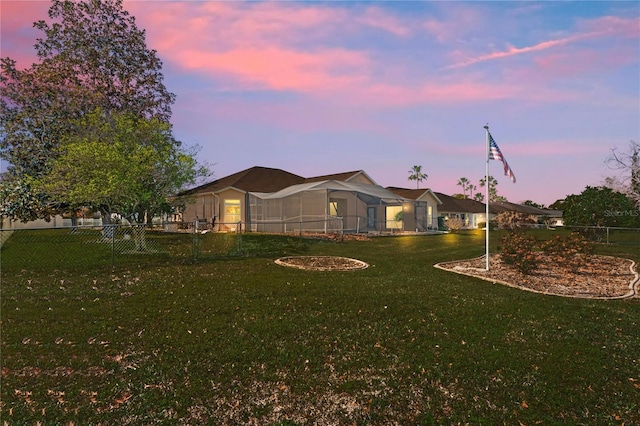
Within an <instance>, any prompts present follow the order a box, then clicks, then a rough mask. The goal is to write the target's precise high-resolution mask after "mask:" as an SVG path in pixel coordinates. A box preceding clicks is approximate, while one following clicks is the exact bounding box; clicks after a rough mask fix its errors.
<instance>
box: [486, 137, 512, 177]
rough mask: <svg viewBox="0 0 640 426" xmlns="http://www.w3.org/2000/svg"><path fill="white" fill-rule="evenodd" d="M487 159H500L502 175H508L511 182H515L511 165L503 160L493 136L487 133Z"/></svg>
mask: <svg viewBox="0 0 640 426" xmlns="http://www.w3.org/2000/svg"><path fill="white" fill-rule="evenodd" d="M489 160H498V161H502V165H503V166H504V175H505V176H509V178H510V179H511V182H513V183H516V175H514V174H513V171H512V170H511V167H509V164H508V163H507V160H505V158H504V155H502V151H500V148H498V144H497V143H496V141H494V140H493V136H491V133H489Z"/></svg>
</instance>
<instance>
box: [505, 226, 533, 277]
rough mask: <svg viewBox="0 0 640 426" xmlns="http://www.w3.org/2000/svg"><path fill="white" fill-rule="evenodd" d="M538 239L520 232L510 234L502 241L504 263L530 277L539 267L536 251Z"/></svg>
mask: <svg viewBox="0 0 640 426" xmlns="http://www.w3.org/2000/svg"><path fill="white" fill-rule="evenodd" d="M536 244H537V242H536V239H535V237H533V236H531V235H525V234H522V233H520V232H513V231H512V232H509V233H508V234H506V235H504V236H503V237H502V238H501V239H500V254H501V255H502V261H503V262H505V263H506V264H508V265H513V266H514V267H515V268H516V269H517V270H518V271H519V272H521V273H523V274H525V275H529V274H531V273H533V272H534V271H535V270H536V268H537V267H538V263H539V259H538V255H537V254H536V253H535V251H534V249H535V247H536Z"/></svg>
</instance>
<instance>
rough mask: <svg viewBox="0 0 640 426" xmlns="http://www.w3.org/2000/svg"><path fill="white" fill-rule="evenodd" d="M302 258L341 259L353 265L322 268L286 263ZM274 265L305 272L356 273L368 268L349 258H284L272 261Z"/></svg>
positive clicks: (362, 263) (364, 264)
mask: <svg viewBox="0 0 640 426" xmlns="http://www.w3.org/2000/svg"><path fill="white" fill-rule="evenodd" d="M304 258H314V259H323V258H326V259H342V260H348V261H349V262H350V263H352V264H354V266H352V267H339V268H335V267H322V266H305V265H295V264H292V263H289V262H287V261H288V260H289V259H304ZM274 263H275V264H276V265H280V266H286V267H288V268H297V269H303V270H306V271H358V270H361V269H366V268H368V267H369V264H368V263H366V262H363V261H362V260H358V259H353V258H351V257H342V256H286V257H281V258H279V259H276V260H275V261H274Z"/></svg>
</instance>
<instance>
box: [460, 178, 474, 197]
mask: <svg viewBox="0 0 640 426" xmlns="http://www.w3.org/2000/svg"><path fill="white" fill-rule="evenodd" d="M457 185H458V186H461V187H462V194H463V195H464V198H465V199H467V198H469V197H471V195H472V194H473V191H475V190H476V186H475V185H474V184H472V183H471V182H469V179H467V178H466V177H461V178H460V179H459V180H458V183H457ZM467 193H469V195H468V196H467Z"/></svg>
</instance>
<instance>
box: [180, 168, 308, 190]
mask: <svg viewBox="0 0 640 426" xmlns="http://www.w3.org/2000/svg"><path fill="white" fill-rule="evenodd" d="M304 181H305V178H303V177H302V176H298V175H295V174H293V173H289V172H287V171H284V170H281V169H272V168H269V167H259V166H255V167H251V168H249V169H246V170H242V171H240V172H237V173H234V174H232V175H229V176H225V177H223V178H220V179H217V180H214V181H213V182H209V183H206V184H204V185H200V186H198V187H196V188H192V189H190V190H188V191H185V192H183V195H190V194H200V193H204V192H218V191H220V190H222V189H225V188H230V187H231V188H236V189H240V190H242V191H246V192H250V191H251V192H276V191H279V190H281V189H283V188H286V187H288V186H291V185H297V184H299V183H303V182H304Z"/></svg>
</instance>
